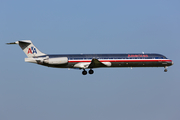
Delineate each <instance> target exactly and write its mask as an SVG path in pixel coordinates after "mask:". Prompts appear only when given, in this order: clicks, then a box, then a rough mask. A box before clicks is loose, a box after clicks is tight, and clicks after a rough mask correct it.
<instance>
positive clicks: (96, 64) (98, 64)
mask: <svg viewBox="0 0 180 120" xmlns="http://www.w3.org/2000/svg"><path fill="white" fill-rule="evenodd" d="M110 66H111V63H110V62H100V61H99V60H98V59H95V58H93V59H92V60H91V62H90V63H89V62H87V63H86V62H85V63H83V62H80V63H77V64H75V65H74V67H75V68H81V69H86V68H98V67H110Z"/></svg>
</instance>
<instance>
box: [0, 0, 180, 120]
mask: <svg viewBox="0 0 180 120" xmlns="http://www.w3.org/2000/svg"><path fill="white" fill-rule="evenodd" d="M179 4H180V1H178V0H172V1H167V0H151V1H144V0H136V1H134V0H129V1H126V0H122V1H118V0H112V1H107V0H96V1H94V0H91V1H89V0H76V1H73V0H68V1H61V0H51V1H47V0H43V1H42V0H39V1H35V0H31V1H23V0H16V1H13V0H9V1H7V0H1V1H0V15H1V17H0V26H1V28H0V40H1V44H0V50H1V54H2V55H1V67H0V74H1V76H0V119H1V120H12V119H13V120H24V119H26V120H32V119H33V120H34V119H43V120H50V119H51V120H52V119H54V120H57V119H63V120H70V119H73V120H84V119H86V120H100V119H103V120H112V119H114V120H119V119H123V120H132V119H133V120H144V119H147V120H161V119H163V120H169V119H173V120H179V119H180V114H179V113H180V103H179V101H180V95H179V91H180V88H179V86H180V81H179V79H180V77H179V66H180V63H179V59H180V56H179V52H180V48H179V44H180V41H179V38H180V34H179V33H180V15H179V11H180V8H179ZM25 39H26V40H32V41H33V43H34V44H35V46H36V47H37V48H38V49H40V50H41V51H42V52H44V53H49V54H52V53H57V54H61V53H62V54H66V53H68V54H70V53H141V52H145V53H160V54H163V55H165V56H166V57H168V58H169V59H172V60H173V62H174V65H173V66H171V67H169V68H168V72H167V73H164V68H133V69H130V68H115V69H112V68H109V69H102V68H100V69H95V73H94V74H93V75H86V76H83V75H81V71H80V70H67V69H55V68H48V67H43V66H39V65H35V64H31V63H25V62H24V58H25V57H26V55H25V54H24V53H23V51H22V50H21V49H20V48H19V46H17V45H12V46H7V45H6V44H5V43H7V42H14V41H17V40H25Z"/></svg>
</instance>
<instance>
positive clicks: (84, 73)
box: [82, 69, 94, 75]
mask: <svg viewBox="0 0 180 120" xmlns="http://www.w3.org/2000/svg"><path fill="white" fill-rule="evenodd" d="M93 73H94V71H93V70H92V69H90V70H89V74H93ZM82 74H83V75H87V71H86V70H85V69H84V70H83V71H82Z"/></svg>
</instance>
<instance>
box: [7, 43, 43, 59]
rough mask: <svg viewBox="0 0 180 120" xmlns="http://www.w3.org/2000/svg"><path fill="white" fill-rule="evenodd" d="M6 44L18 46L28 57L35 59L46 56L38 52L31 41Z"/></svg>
mask: <svg viewBox="0 0 180 120" xmlns="http://www.w3.org/2000/svg"><path fill="white" fill-rule="evenodd" d="M7 44H19V46H20V47H21V49H22V50H23V51H24V53H25V54H26V55H27V56H28V57H29V58H31V57H36V56H42V55H46V54H44V53H42V52H41V51H39V50H38V49H37V48H36V47H35V46H34V45H33V43H32V42H31V40H21V41H16V42H12V43H7Z"/></svg>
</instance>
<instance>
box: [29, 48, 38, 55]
mask: <svg viewBox="0 0 180 120" xmlns="http://www.w3.org/2000/svg"><path fill="white" fill-rule="evenodd" d="M34 53H36V54H37V51H36V48H34V47H31V48H29V49H28V53H27V54H34Z"/></svg>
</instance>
